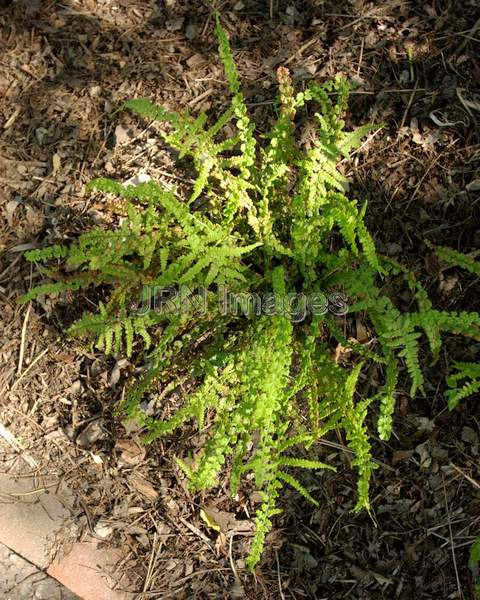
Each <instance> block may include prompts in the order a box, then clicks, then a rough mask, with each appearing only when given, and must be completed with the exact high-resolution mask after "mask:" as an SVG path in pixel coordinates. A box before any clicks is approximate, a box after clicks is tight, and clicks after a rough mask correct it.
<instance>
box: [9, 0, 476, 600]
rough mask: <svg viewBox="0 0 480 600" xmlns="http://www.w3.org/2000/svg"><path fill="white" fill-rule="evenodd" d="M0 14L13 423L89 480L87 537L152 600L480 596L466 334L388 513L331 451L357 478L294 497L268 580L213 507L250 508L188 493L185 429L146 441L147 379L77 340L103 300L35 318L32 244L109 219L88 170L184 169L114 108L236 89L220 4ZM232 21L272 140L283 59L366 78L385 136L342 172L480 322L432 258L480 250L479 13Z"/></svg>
mask: <svg viewBox="0 0 480 600" xmlns="http://www.w3.org/2000/svg"><path fill="white" fill-rule="evenodd" d="M0 7H3V8H0V251H1V252H2V254H1V256H0V261H1V264H0V301H1V303H2V321H1V323H0V328H1V338H0V357H1V365H0V368H1V370H0V423H2V424H3V425H4V426H5V427H6V428H7V429H8V430H9V431H10V432H11V433H12V434H13V435H14V436H15V437H16V438H17V439H18V440H20V442H21V444H22V446H23V448H24V449H25V451H26V452H28V453H29V454H30V455H32V456H33V457H35V460H36V462H37V463H38V464H39V468H40V469H42V470H43V471H44V472H50V473H52V472H53V473H55V474H56V475H58V476H59V477H61V478H64V479H65V480H66V481H67V482H68V483H69V485H70V487H71V488H72V489H74V490H75V492H76V493H77V495H78V502H79V517H78V526H79V532H80V531H81V529H82V527H83V528H85V529H87V528H90V527H92V528H96V531H97V532H98V531H100V532H101V534H102V535H103V536H104V537H105V540H106V543H110V544H113V545H117V546H120V547H122V548H124V549H125V551H126V558H125V561H124V563H123V564H122V565H121V568H122V569H123V570H124V571H125V572H127V573H128V574H129V576H130V579H131V582H132V584H131V589H132V590H133V591H135V592H138V598H139V599H143V600H147V599H150V598H175V599H178V600H182V599H188V600H190V599H192V598H202V599H203V598H212V599H215V600H218V599H220V598H252V599H255V600H256V599H260V598H265V599H280V600H282V599H289V600H290V599H301V598H311V599H317V600H320V599H323V598H325V599H328V600H330V599H336V598H342V599H343V598H354V599H357V600H361V599H362V600H363V599H365V600H370V599H377V598H378V599H381V598H385V596H387V595H388V596H390V597H392V598H398V599H401V600H413V599H435V600H438V599H445V600H446V599H454V598H465V599H472V598H473V597H474V596H473V586H472V581H473V577H474V576H475V573H472V572H471V570H470V569H469V568H468V565H467V563H468V550H469V547H470V545H471V544H472V542H473V540H474V538H475V536H477V535H478V534H479V532H480V496H479V489H480V487H479V483H478V482H479V481H480V473H479V466H478V465H479V447H480V442H479V435H480V426H479V421H478V417H479V412H478V397H477V398H472V399H471V400H468V401H466V402H464V403H463V404H462V406H461V407H460V408H459V409H457V410H456V411H455V412H454V413H452V414H450V413H449V412H448V410H447V408H446V401H445V397H444V394H443V387H442V386H443V384H442V381H443V378H444V375H445V373H446V372H447V371H448V366H449V364H450V363H451V361H452V360H453V359H454V358H463V359H470V360H473V359H474V358H475V357H478V351H479V349H480V348H479V347H478V344H475V343H470V344H465V343H463V342H462V344H459V343H458V341H455V340H451V341H449V344H448V346H447V351H446V352H445V353H444V355H443V356H442V358H441V360H440V362H439V363H438V364H437V365H436V367H434V368H432V369H430V370H429V371H427V380H428V385H427V386H426V392H427V393H426V396H425V397H418V398H414V399H411V398H409V397H408V394H407V393H405V394H404V395H401V397H400V398H399V402H398V410H397V413H396V420H395V436H394V437H393V439H392V441H391V442H390V443H388V444H387V443H381V442H380V441H377V442H376V448H375V451H376V456H377V457H378V459H379V461H381V462H380V465H379V469H377V472H376V473H375V476H374V481H373V487H372V504H373V512H372V515H371V516H369V515H367V514H358V515H354V514H352V512H351V509H352V507H353V504H354V499H355V491H354V489H355V475H354V473H353V471H352V470H351V468H350V462H349V456H348V454H346V453H345V452H344V451H343V449H342V448H343V444H342V440H330V441H328V442H327V441H326V442H325V455H326V456H328V457H329V460H330V461H331V462H333V463H334V464H336V465H337V466H338V467H339V469H338V473H336V474H330V473H329V474H325V475H322V476H321V477H320V478H318V479H313V480H312V479H310V480H309V481H308V483H309V485H310V486H317V488H318V497H319V498H320V499H321V506H320V508H314V507H311V506H308V505H306V504H304V502H303V500H302V499H301V498H299V497H298V495H297V494H296V493H294V492H290V491H286V492H285V493H284V494H283V499H282V505H283V508H284V513H283V515H282V516H280V517H279V518H278V519H277V521H276V522H275V528H274V530H273V531H272V533H271V534H270V536H269V538H268V540H267V551H266V553H265V558H264V560H263V562H262V564H261V566H260V567H259V569H258V570H257V572H256V574H255V575H254V576H253V575H249V574H248V572H246V570H245V569H244V562H243V561H244V558H245V555H246V551H247V546H248V536H245V535H241V534H240V533H239V534H238V535H235V536H234V538H233V541H232V543H231V544H229V543H228V542H227V541H226V538H225V536H223V535H222V534H217V533H216V532H215V531H213V530H212V529H210V528H209V527H208V525H207V524H206V523H205V522H204V521H202V520H201V519H200V517H199V511H200V509H201V508H203V507H207V506H209V507H215V508H216V509H217V510H220V511H223V512H224V513H225V514H227V515H230V517H238V518H239V519H246V518H247V517H248V508H247V504H248V505H249V506H250V504H249V503H248V499H245V498H240V500H239V501H238V502H236V501H232V500H231V499H230V498H228V496H227V495H226V493H225V490H224V489H218V490H217V491H216V492H215V493H214V494H211V495H198V496H192V495H191V494H190V493H189V492H188V491H186V489H185V485H184V481H183V479H182V478H181V477H180V476H179V473H178V471H177V469H176V467H175V466H174V463H173V460H172V456H173V452H172V451H173V450H174V449H175V448H176V447H177V446H178V444H181V442H182V436H178V437H177V438H175V439H173V438H172V439H168V440H166V441H160V442H157V443H156V444H153V445H151V446H149V447H148V448H144V447H143V446H142V444H141V441H140V437H139V436H138V435H137V432H135V430H134V429H132V428H127V429H126V428H125V427H124V425H122V423H121V422H120V421H119V419H118V418H117V417H116V416H115V415H114V409H115V406H116V402H117V401H118V399H119V398H120V397H121V396H122V393H123V391H124V388H125V384H126V374H127V373H129V372H130V371H131V370H132V369H133V368H134V366H132V365H129V364H128V363H127V362H126V361H125V360H123V361H122V360H120V361H117V362H115V361H112V360H107V359H105V357H103V356H102V354H101V353H96V352H94V351H90V350H86V349H85V348H84V347H82V346H80V345H77V344H75V343H72V341H71V340H69V339H68V338H67V337H66V336H65V335H64V330H65V328H66V327H67V326H68V324H69V323H70V322H71V321H72V320H73V318H75V317H76V316H77V315H78V314H79V313H81V311H82V310H83V309H84V308H85V306H86V305H87V303H91V302H93V300H92V299H91V298H88V297H85V296H82V297H81V300H80V301H79V300H78V297H77V298H76V299H75V298H72V299H71V302H70V303H68V302H64V303H62V302H54V301H53V300H51V299H45V300H44V301H42V303H33V304H31V305H29V306H28V307H20V306H19V305H18V304H17V298H18V296H19V295H20V294H21V293H23V292H24V291H25V290H26V289H28V288H29V287H30V286H31V285H32V284H35V283H37V282H38V281H39V278H40V277H41V275H40V274H39V273H38V272H37V271H36V270H35V269H34V268H32V267H31V266H30V265H29V264H27V263H26V262H25V261H24V260H23V259H22V252H23V251H24V250H25V249H28V248H32V247H36V246H38V245H43V244H47V243H55V242H59V241H67V240H69V239H74V238H75V236H76V235H78V234H79V233H80V232H82V231H85V230H86V229H87V228H88V227H90V226H91V225H92V224H94V223H96V222H101V221H108V219H109V208H108V206H107V205H106V204H105V201H104V199H103V198H101V197H96V196H92V195H90V194H86V193H85V184H86V183H87V182H88V181H89V180H90V179H92V178H93V177H95V176H99V175H108V176H112V177H114V178H118V179H120V180H126V179H128V178H131V177H135V176H138V175H139V174H141V173H145V174H148V175H150V176H152V177H154V178H155V179H159V180H163V181H167V182H170V183H171V181H172V178H173V179H175V178H176V177H179V175H178V174H177V171H176V168H175V165H174V163H173V158H172V157H171V156H168V155H167V154H166V153H165V152H164V151H163V149H162V147H160V146H159V145H157V138H156V137H155V133H154V131H153V130H152V129H151V128H148V127H147V128H144V127H142V125H141V124H140V122H139V121H138V120H137V119H134V118H132V117H131V116H129V115H127V114H121V115H117V116H115V117H114V118H111V117H110V116H109V115H110V113H111V111H112V109H114V108H115V107H117V106H118V105H119V104H120V103H121V102H122V101H123V100H125V99H128V98H131V97H136V96H147V97H149V98H151V99H152V100H154V101H157V102H158V103H162V104H165V105H167V106H168V107H170V108H174V107H175V108H177V107H189V108H190V109H191V110H192V111H193V112H196V111H199V110H204V109H214V110H215V109H217V108H218V107H219V106H221V105H222V103H223V102H224V101H225V98H226V87H225V83H224V78H223V74H222V71H221V66H220V63H219V60H218V57H217V53H216V45H215V41H214V37H213V20H212V17H211V9H210V7H209V6H208V3H203V2H200V1H198V0H191V1H190V2H185V1H183V0H179V1H176V0H167V1H166V2H165V3H163V2H153V1H147V0H101V1H100V0H97V1H94V0H63V1H62V2H57V1H55V0H45V1H42V2H41V1H40V0H18V1H16V2H6V1H5V0H3V2H0ZM218 8H219V9H220V10H221V13H222V16H223V22H224V25H225V28H226V29H227V31H228V32H229V33H230V36H231V40H232V46H233V48H234V52H235V57H236V60H237V64H238V67H239V71H240V75H241V78H242V81H243V82H244V86H245V91H246V96H247V100H248V103H249V106H250V108H251V111H252V114H253V117H254V119H255V121H256V123H257V127H258V129H259V130H260V131H262V130H263V129H264V127H265V123H267V122H268V120H269V119H270V118H271V117H272V116H273V114H274V97H275V90H276V87H275V70H276V67H277V66H278V65H287V66H288V67H289V68H290V70H291V72H292V76H293V78H294V80H295V82H296V84H297V85H298V86H301V85H303V84H304V82H306V81H308V80H309V79H312V78H314V79H316V80H318V81H323V80H325V79H326V78H329V77H332V76H334V75H335V74H337V73H344V74H346V75H348V76H349V77H350V78H351V79H352V80H353V81H354V82H355V83H356V88H355V90H354V92H353V94H352V99H351V103H350V111H349V114H348V116H347V122H348V124H349V125H359V124H363V123H365V122H368V121H374V122H377V123H379V122H383V123H384V127H383V129H381V130H380V131H379V132H378V133H377V134H375V135H372V136H370V137H369V139H368V141H367V142H366V143H365V144H364V146H362V148H361V149H360V150H359V151H358V152H356V153H355V156H354V158H353V160H352V161H351V162H349V163H346V164H345V165H344V167H345V169H344V170H345V172H346V174H347V175H348V176H349V177H350V179H351V192H352V194H355V195H356V196H357V197H359V198H360V199H362V200H363V199H367V200H368V202H369V212H368V215H369V217H368V225H369V227H370V230H371V231H372V233H373V234H374V236H375V238H376V241H377V243H378V246H379V248H380V250H381V251H383V252H386V253H388V254H390V255H392V256H394V257H396V258H399V259H401V260H402V262H404V263H406V264H408V265H409V266H410V267H411V268H412V269H413V270H414V271H415V272H416V273H417V274H418V275H419V276H420V277H421V278H422V280H423V281H424V282H425V284H426V286H427V288H428V290H429V292H430V294H431V295H432V297H433V298H434V300H435V302H436V305H437V306H438V307H440V308H448V309H475V310H478V308H479V304H478V292H479V291H480V290H479V285H478V281H476V280H475V279H473V278H472V277H469V276H465V275H464V274H461V273H459V272H456V271H455V270H454V269H450V270H445V269H443V268H442V266H441V265H439V263H438V261H435V260H434V259H433V258H432V255H431V251H430V250H429V249H428V247H427V246H426V244H425V242H426V241H430V242H432V243H436V244H441V245H448V246H451V247H454V248H456V249H459V250H461V251H463V252H471V251H475V250H478V249H479V248H480V219H479V218H478V214H479V211H478V203H479V200H480V171H479V166H480V129H479V119H480V63H479V62H478V56H479V50H480V41H479V40H480V21H479V17H480V10H479V7H478V3H477V0H464V1H463V2H462V3H460V2H455V1H453V2H452V1H447V0H432V1H429V2H419V1H417V0H412V1H410V2H408V1H406V0H390V1H387V2H366V1H363V0H352V1H347V0H337V1H335V2H334V1H333V0H325V1H316V0H310V1H309V0H303V1H294V0H287V1H283V0H271V1H270V2H260V1H257V0H240V1H239V2H221V3H219V4H218ZM305 135H308V131H306V132H305ZM75 302H76V303H75ZM11 460H13V458H12V457H10V456H5V457H4V458H3V459H2V465H3V466H2V468H4V469H7V468H8V466H9V464H10V462H9V461H11ZM310 477H311V478H313V475H312V476H310Z"/></svg>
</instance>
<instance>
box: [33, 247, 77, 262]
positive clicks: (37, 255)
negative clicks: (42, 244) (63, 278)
mask: <svg viewBox="0 0 480 600" xmlns="http://www.w3.org/2000/svg"><path fill="white" fill-rule="evenodd" d="M23 256H24V257H25V259H26V260H28V261H30V262H44V261H47V260H53V259H55V258H58V259H62V258H67V256H68V247H67V246H60V245H59V244H55V245H54V246H48V247H47V248H38V249H36V250H27V252H25V254H24V255H23Z"/></svg>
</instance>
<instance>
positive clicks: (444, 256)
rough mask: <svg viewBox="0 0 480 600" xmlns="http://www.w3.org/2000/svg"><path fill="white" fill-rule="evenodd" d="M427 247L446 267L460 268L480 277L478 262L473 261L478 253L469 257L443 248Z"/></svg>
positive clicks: (430, 245) (451, 249)
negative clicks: (431, 249)
mask: <svg viewBox="0 0 480 600" xmlns="http://www.w3.org/2000/svg"><path fill="white" fill-rule="evenodd" d="M428 246H429V247H430V248H433V250H434V251H435V254H436V255H437V256H438V257H439V258H440V259H441V260H443V262H445V263H447V265H450V266H451V267H460V268H461V269H465V270H466V271H468V272H470V273H473V274H474V275H478V276H480V261H479V260H475V257H476V256H478V254H479V252H475V253H474V255H472V256H470V255H468V254H464V253H463V252H458V251H457V250H454V249H453V248H447V247H445V246H434V245H433V244H428Z"/></svg>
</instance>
